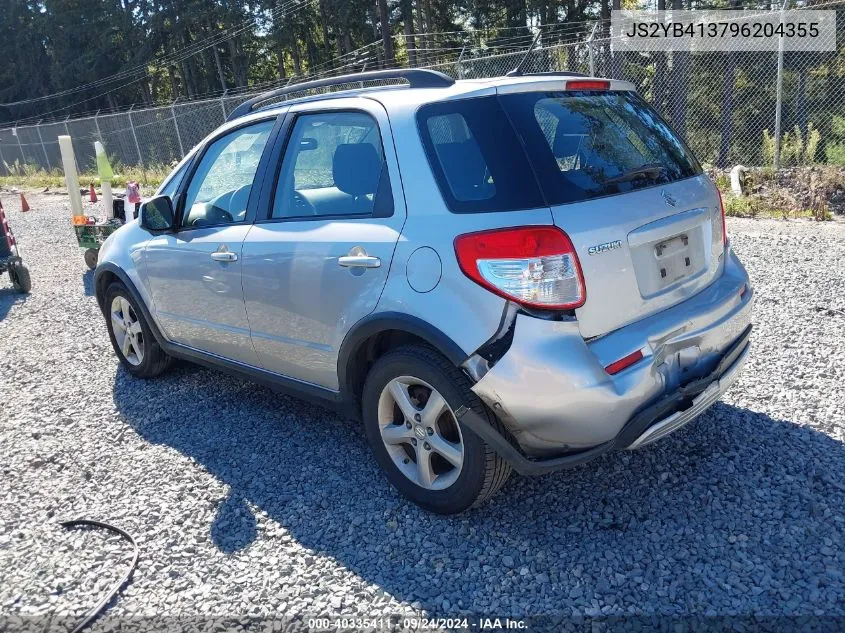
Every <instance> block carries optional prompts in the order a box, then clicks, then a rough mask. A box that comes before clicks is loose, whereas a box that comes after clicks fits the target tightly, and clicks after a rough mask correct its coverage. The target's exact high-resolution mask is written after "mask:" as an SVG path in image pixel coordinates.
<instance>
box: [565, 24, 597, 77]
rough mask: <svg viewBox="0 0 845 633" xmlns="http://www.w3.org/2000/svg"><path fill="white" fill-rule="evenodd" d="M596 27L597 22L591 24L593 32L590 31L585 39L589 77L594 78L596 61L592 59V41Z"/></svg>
mask: <svg viewBox="0 0 845 633" xmlns="http://www.w3.org/2000/svg"><path fill="white" fill-rule="evenodd" d="M598 25H599V23H598V22H596V23H595V24H593V30H592V31H590V37H588V38H587V54H588V55H589V58H590V77H595V76H596V60H595V58H594V57H593V39H594V38H595V37H596V27H598ZM570 68H571V66H570Z"/></svg>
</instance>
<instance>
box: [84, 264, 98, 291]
mask: <svg viewBox="0 0 845 633" xmlns="http://www.w3.org/2000/svg"><path fill="white" fill-rule="evenodd" d="M82 288H83V289H84V291H85V296H86V297H93V296H94V295H95V294H96V292H95V290H94V271H93V270H86V271H85V274H83V275H82Z"/></svg>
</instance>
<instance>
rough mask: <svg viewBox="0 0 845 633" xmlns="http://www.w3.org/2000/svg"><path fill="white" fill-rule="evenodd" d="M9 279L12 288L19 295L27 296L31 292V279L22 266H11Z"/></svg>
mask: <svg viewBox="0 0 845 633" xmlns="http://www.w3.org/2000/svg"><path fill="white" fill-rule="evenodd" d="M9 278H10V279H11V280H12V286H13V287H14V288H15V290H17V291H18V292H20V293H23V294H28V293H29V291H30V290H32V278H31V277H30V276H29V269H28V268H27V267H26V266H24V265H22V264H21V265H19V266H13V267H11V268H10V269H9Z"/></svg>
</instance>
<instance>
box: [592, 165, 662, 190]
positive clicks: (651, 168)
mask: <svg viewBox="0 0 845 633" xmlns="http://www.w3.org/2000/svg"><path fill="white" fill-rule="evenodd" d="M665 173H666V168H665V167H664V166H663V165H654V164H652V165H641V166H640V167H637V168H636V169H631V170H630V171H626V172H625V173H622V174H619V175H618V176H614V177H613V178H608V179H607V180H605V181H604V184H606V185H612V184H614V183H617V182H629V181H631V180H636V179H637V178H650V179H651V180H657V179H658V178H660V177H661V176H663V175H664V174H665Z"/></svg>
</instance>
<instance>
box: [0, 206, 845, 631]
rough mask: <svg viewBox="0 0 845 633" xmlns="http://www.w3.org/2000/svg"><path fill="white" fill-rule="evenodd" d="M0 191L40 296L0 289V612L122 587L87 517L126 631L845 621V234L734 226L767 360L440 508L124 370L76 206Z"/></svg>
mask: <svg viewBox="0 0 845 633" xmlns="http://www.w3.org/2000/svg"><path fill="white" fill-rule="evenodd" d="M2 201H3V203H4V206H5V208H6V210H7V213H8V216H9V220H10V222H11V225H12V227H13V229H14V230H15V232H16V235H17V237H18V239H19V242H20V244H21V248H22V252H23V254H24V258H25V261H26V263H27V265H28V266H29V267H30V269H31V271H32V278H33V291H32V294H31V295H30V296H29V297H27V298H25V299H24V298H21V297H20V296H19V295H16V294H15V293H14V292H13V291H12V289H11V285H10V284H9V282H8V278H7V277H6V276H3V278H2V279H0V385H1V386H0V446H2V447H3V450H2V451H0V471H1V472H2V477H0V481H2V485H0V570H3V571H2V572H0V617H3V616H6V617H8V616H20V617H24V618H26V617H28V616H43V615H50V616H53V617H73V618H79V617H80V616H81V615H82V614H84V612H85V611H86V610H87V609H88V608H89V607H90V606H92V605H93V604H94V603H95V602H96V601H97V599H98V598H99V597H100V596H101V595H102V594H103V592H104V591H105V589H106V588H107V587H108V586H109V585H110V584H111V583H113V582H114V581H115V580H116V579H118V578H119V577H120V575H121V573H122V571H123V569H124V568H125V566H126V564H127V562H128V561H129V560H130V558H131V548H130V547H129V546H128V545H126V544H125V543H124V542H123V541H121V540H120V539H119V538H117V537H112V536H109V535H108V534H106V533H104V532H101V531H86V530H76V531H72V532H68V531H64V530H62V528H61V527H59V525H58V522H59V520H61V519H66V518H75V517H88V518H95V519H100V520H104V521H108V522H111V523H114V524H116V525H118V526H120V527H122V528H124V529H126V530H127V531H129V532H130V533H132V534H133V535H134V536H135V538H136V539H137V542H138V545H139V547H140V551H141V558H140V563H139V565H138V568H137V570H136V572H135V574H134V577H133V580H132V582H131V583H130V584H129V585H128V587H127V588H126V589H125V590H124V592H123V593H122V594H121V596H120V597H119V598H118V599H117V600H116V601H114V602H113V603H112V604H111V606H110V608H109V611H108V614H109V616H116V617H130V616H151V615H167V616H179V617H183V618H184V617H194V616H215V617H232V616H274V615H286V616H299V617H302V618H307V617H308V616H313V615H320V614H323V615H339V614H344V615H353V616H354V615H358V616H367V617H373V616H376V615H379V614H414V613H417V614H419V613H422V612H425V613H428V614H439V615H455V614H458V613H462V612H472V613H477V614H478V613H480V614H490V613H494V614H500V615H512V616H518V617H519V616H527V615H530V614H536V613H544V614H558V615H562V616H569V615H578V616H597V615H624V614H640V615H677V616H683V615H688V614H698V615H720V616H736V615H739V616H743V615H749V614H755V615H760V616H783V615H803V616H820V615H825V616H839V618H845V580H843V569H845V552H844V551H843V548H842V544H843V532H845V479H844V478H843V477H845V444H843V442H845V413H844V412H845V387H844V386H843V385H845V268H843V263H844V262H845V224H842V223H827V224H824V225H818V224H811V223H808V222H799V221H792V222H781V221H745V220H731V221H729V225H728V227H729V232H730V234H731V238H732V240H733V243H734V247H735V248H736V250H737V251H738V252H739V254H740V256H741V257H742V259H743V261H744V262H745V264H746V265H747V267H748V268H749V271H750V273H751V277H752V280H753V283H754V285H755V288H756V291H757V293H758V300H757V309H756V314H755V322H756V328H757V329H756V334H755V339H754V340H755V343H754V345H755V348H754V351H753V354H752V357H751V360H750V361H749V364H748V365H747V368H746V370H745V372H744V374H743V375H742V378H741V379H740V380H739V381H738V383H737V384H736V385H735V386H734V387H733V388H732V389H731V391H730V392H729V393H728V394H727V395H726V397H725V398H724V399H723V401H722V402H721V403H719V404H717V405H716V406H715V407H714V408H712V409H711V410H710V411H709V412H707V413H706V414H705V415H703V416H702V417H701V418H700V419H699V420H698V421H697V422H695V423H694V424H692V425H690V426H689V427H687V428H686V429H685V430H683V431H681V432H678V433H676V434H675V435H673V436H671V437H669V438H667V439H664V440H662V441H660V442H658V443H656V444H655V445H652V446H650V447H647V448H645V449H642V450H640V451H637V452H631V453H627V452H626V453H618V454H613V455H608V456H605V457H603V458H601V459H599V460H597V461H595V462H593V463H591V464H589V465H586V466H584V467H581V468H578V469H576V470H573V471H568V472H563V473H558V474H554V475H551V476H546V477H543V478H537V479H528V478H520V477H513V478H512V479H511V480H510V481H509V482H508V484H507V485H506V487H505V488H504V490H503V491H502V492H501V493H499V495H498V496H497V497H495V498H494V499H493V500H492V501H491V502H490V503H488V504H487V505H485V506H484V507H482V508H479V509H476V510H473V511H470V512H468V513H466V514H464V515H461V516H459V517H452V518H443V517H437V516H433V515H430V514H426V513H425V512H423V511H421V510H419V509H417V508H416V507H415V506H413V505H411V504H409V503H407V502H406V501H404V500H403V499H402V498H400V497H399V496H398V495H397V494H396V493H395V492H394V491H393V490H392V489H391V488H390V487H389V486H388V484H387V482H386V480H385V479H384V477H383V476H382V475H381V474H380V472H379V470H378V469H377V467H376V465H375V462H374V460H373V459H372V458H371V456H370V453H369V450H368V448H367V446H366V443H365V440H364V437H363V434H362V433H360V432H359V429H358V428H357V427H356V425H355V424H354V423H352V422H350V421H347V420H344V419H341V418H338V417H337V416H336V415H334V414H332V413H329V412H327V411H324V410H322V409H320V408H318V407H316V406H312V405H308V404H304V403H302V402H300V401H297V400H294V399H290V398H287V397H284V396H281V395H278V394H275V393H273V392H271V391H269V390H267V389H264V388H262V387H259V386H255V385H253V384H248V383H245V382H242V381H240V380H237V379H233V378H231V377H228V376H225V375H223V374H220V373H216V372H213V371H208V370H204V369H200V368H198V367H195V366H190V365H187V364H183V365H178V366H177V367H176V368H175V370H174V371H172V372H171V373H169V374H167V375H166V376H163V377H162V378H160V379H158V380H153V381H148V382H144V381H140V380H136V379H133V378H131V377H129V376H128V375H127V374H126V373H124V372H123V371H122V370H121V369H120V368H119V366H118V363H117V361H116V359H115V357H114V355H113V353H112V350H111V348H110V345H109V343H108V338H107V334H106V328H105V326H104V323H103V319H102V316H101V315H100V314H99V312H98V310H97V307H96V302H95V299H94V297H93V296H92V274H91V273H90V272H88V271H87V269H86V267H85V264H84V262H83V259H82V251H81V250H80V249H78V248H77V246H76V243H75V240H74V237H73V234H72V230H71V228H70V225H69V224H70V223H69V217H68V216H69V213H68V211H67V202H66V199H65V198H64V197H58V196H46V195H45V196H32V197H31V198H30V204H31V205H32V207H33V211H32V212H31V213H28V214H21V213H19V212H18V210H17V209H19V206H18V202H17V199H16V197H13V196H11V195H9V194H4V195H3V196H2ZM838 622H839V623H840V624H841V625H842V626H845V620H843V619H840V620H838ZM97 626H100V627H102V626H104V625H103V621H100V623H99V624H98V625H95V628H96V627H97ZM2 628H3V626H2V624H0V629H2ZM840 630H841V629H840Z"/></svg>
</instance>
